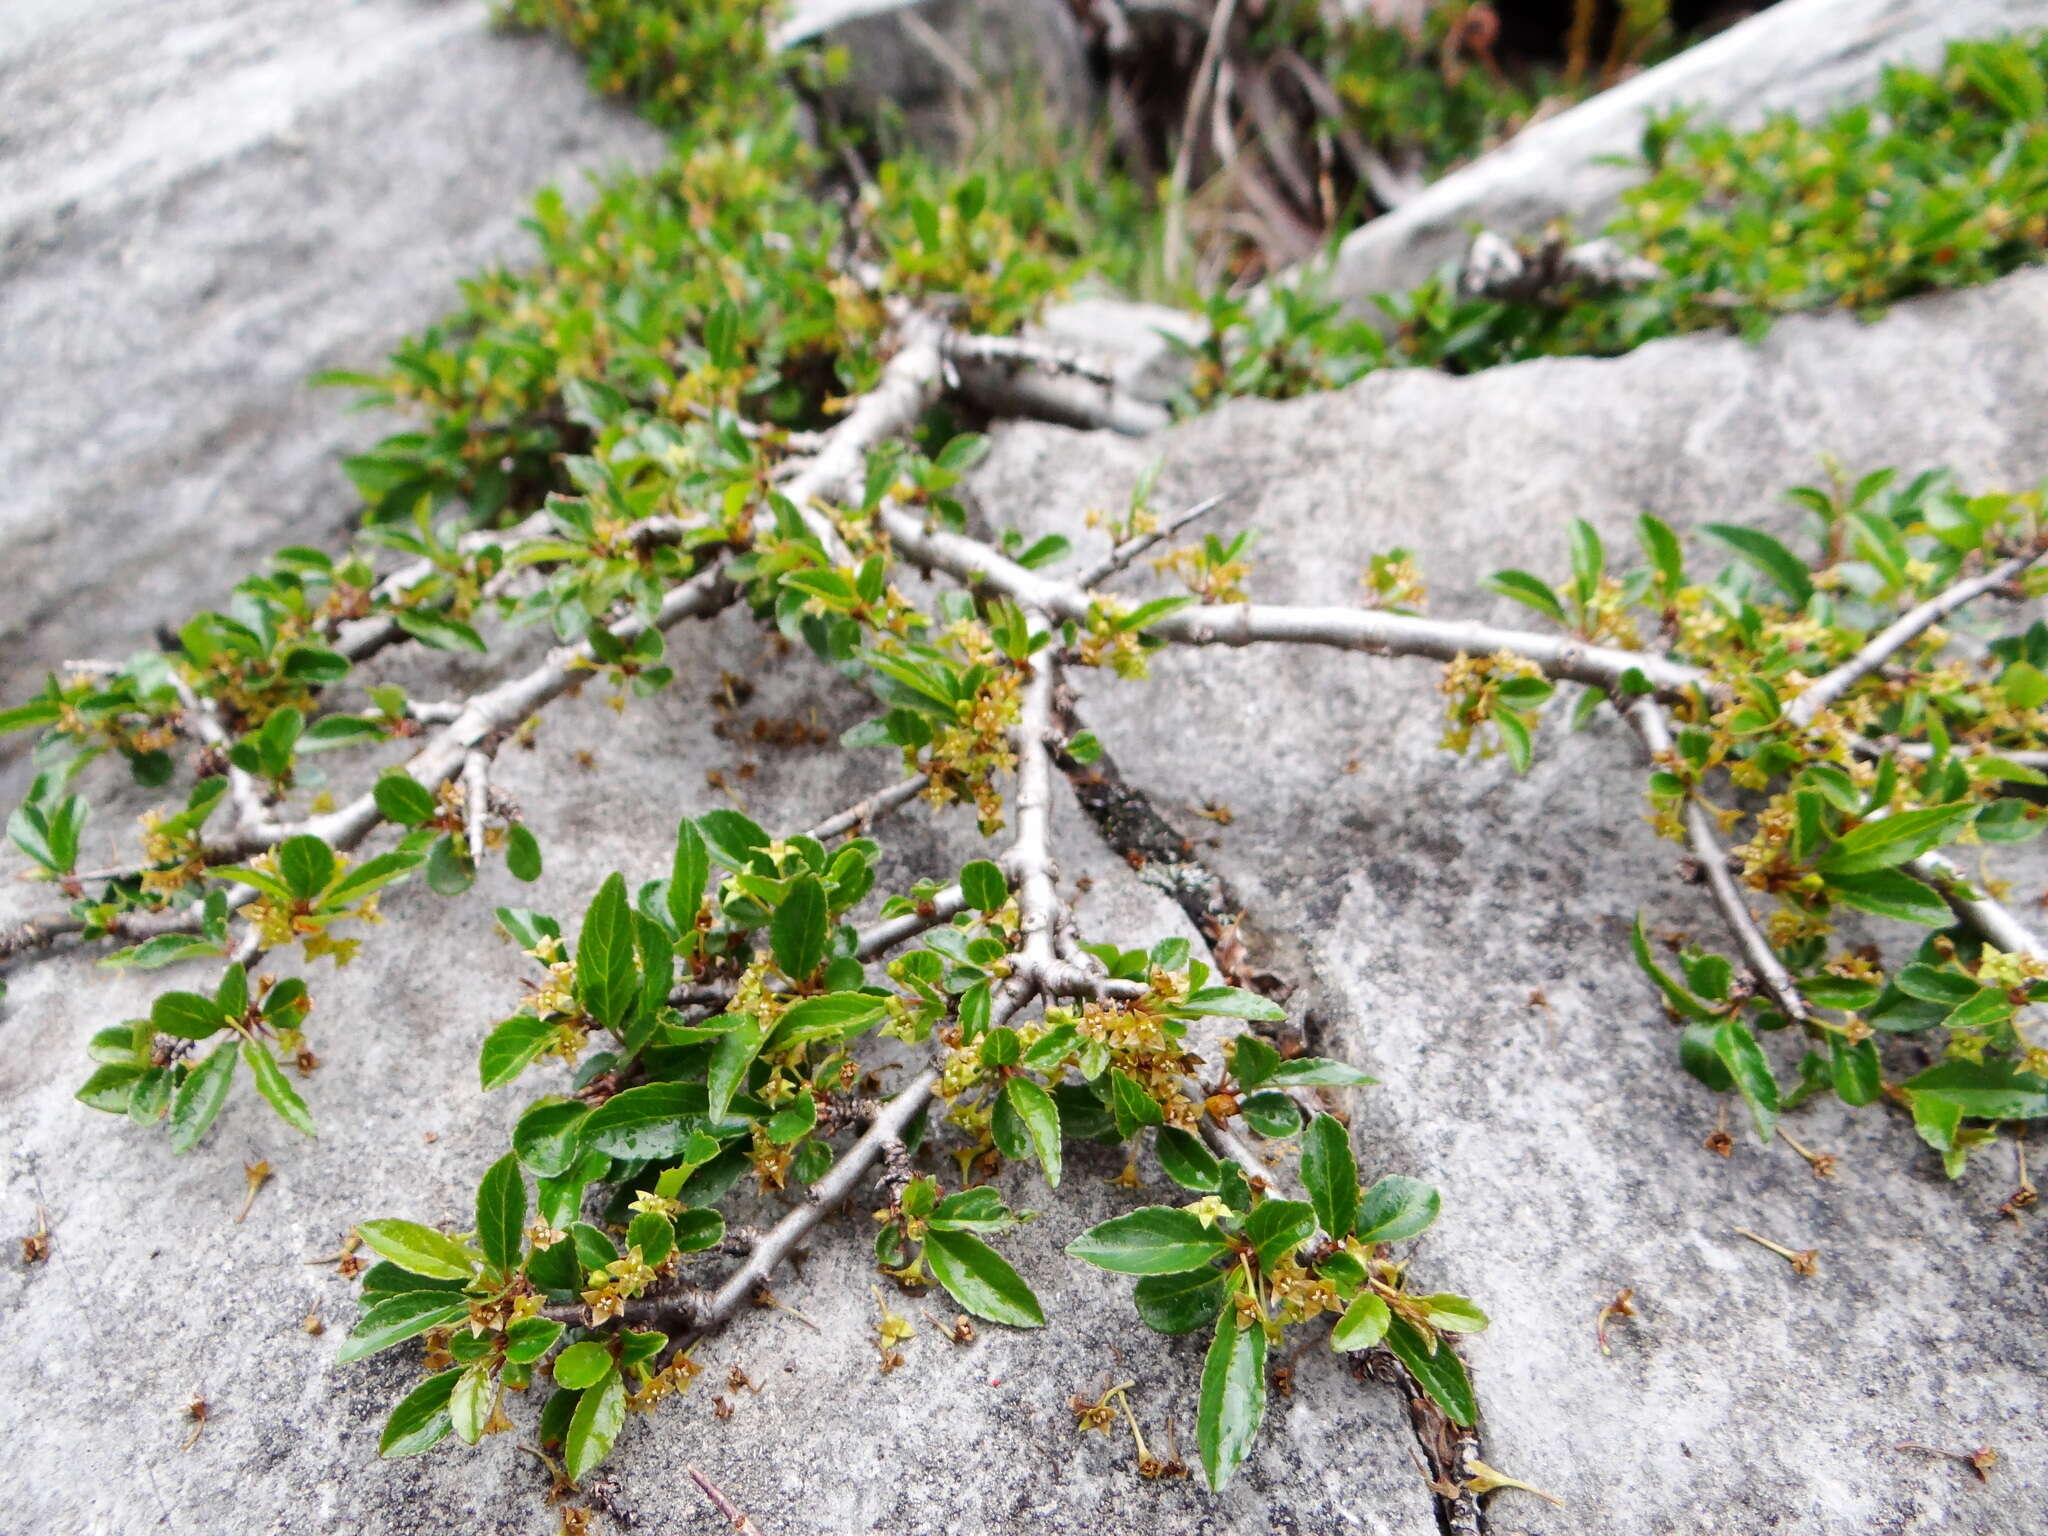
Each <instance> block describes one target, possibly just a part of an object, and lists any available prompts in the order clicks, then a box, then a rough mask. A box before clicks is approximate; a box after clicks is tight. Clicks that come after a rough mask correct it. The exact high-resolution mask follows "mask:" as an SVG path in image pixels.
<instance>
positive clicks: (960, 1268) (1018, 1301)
mask: <svg viewBox="0 0 2048 1536" xmlns="http://www.w3.org/2000/svg"><path fill="white" fill-rule="evenodd" d="M924 1257H925V1262H926V1263H927V1264H929V1265H930V1266H931V1271H932V1274H933V1276H934V1277H935V1278H936V1279H937V1280H938V1282H939V1284H941V1285H943V1286H944V1287H945V1288H946V1289H947V1291H948V1292H950V1293H951V1294H952V1297H953V1299H954V1300H955V1301H957V1302H959V1303H960V1305H961V1306H962V1307H964V1308H966V1309H967V1310H968V1311H969V1312H972V1313H973V1314H974V1315H975V1316H976V1317H985V1318H987V1319H988V1320H989V1321H990V1322H992V1323H1002V1324H1004V1325H1006V1326H1007V1327H1011V1328H1042V1327H1044V1326H1045V1313H1044V1311H1043V1310H1042V1309H1041V1308H1040V1307H1039V1305H1038V1298H1037V1297H1036V1296H1034V1295H1033V1294H1032V1293H1031V1287H1030V1286H1028V1285H1026V1284H1025V1283H1024V1279H1023V1277H1022V1276H1021V1275H1019V1274H1018V1273H1017V1271H1016V1270H1014V1269H1012V1268H1011V1267H1010V1264H1009V1261H1008V1260H1007V1259H1005V1258H1004V1257H1003V1256H1002V1255H1001V1254H999V1253H997V1252H996V1251H995V1249H993V1248H991V1247H989V1245H988V1244H987V1243H984V1242H983V1241H982V1240H981V1239H980V1238H978V1237H976V1236H975V1235H974V1234H973V1233H971V1232H950V1231H941V1230H939V1229H938V1228H932V1229H931V1230H929V1231H927V1232H926V1233H925V1237H924Z"/></svg>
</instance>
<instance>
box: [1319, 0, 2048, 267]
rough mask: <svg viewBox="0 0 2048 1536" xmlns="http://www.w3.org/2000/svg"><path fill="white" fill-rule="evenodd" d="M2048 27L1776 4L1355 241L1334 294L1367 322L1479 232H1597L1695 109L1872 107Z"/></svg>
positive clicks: (1991, 11)
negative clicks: (1374, 309) (1645, 151)
mask: <svg viewBox="0 0 2048 1536" xmlns="http://www.w3.org/2000/svg"><path fill="white" fill-rule="evenodd" d="M2043 23H2048V4H2043V3H2042V0H1781V3H1779V4H1777V5H1774V6H1771V7H1770V8H1769V9H1768V10H1764V11H1761V12H1759V13H1758V14H1757V15H1755V16H1753V17H1751V18H1750V19H1749V20H1747V21H1743V22H1739V23H1737V24H1736V25H1735V26H1733V27H1730V28H1729V29H1728V30H1727V31H1726V32H1723V33H1721V34H1719V35H1718V36H1716V37H1712V38H1709V39H1708V40H1707V41H1705V42H1703V43H1699V44H1697V45H1695V46H1694V47H1691V48H1688V49H1687V50H1686V51H1685V52H1683V53H1681V54H1679V55H1677V56H1676V57H1675V58H1672V59H1670V60H1669V61H1667V62H1666V63H1663V64H1660V65H1658V66H1657V67H1656V68H1655V69H1650V70H1645V71H1644V72H1643V73H1642V74H1640V75H1638V76H1636V77H1635V78H1634V79H1633V80H1629V81H1627V82H1625V83H1624V84H1622V85H1619V86H1616V87H1615V88H1614V89H1613V90H1610V91H1603V92H1602V93H1601V94H1600V95H1598V96H1595V97H1593V98H1592V99H1591V100H1590V101H1587V102H1585V103H1583V104H1581V105H1579V106H1576V107H1574V108H1572V109H1571V110H1570V111H1568V112H1561V113H1559V114H1558V115H1557V116H1556V117H1554V118H1551V119H1550V120H1549V121H1547V122H1544V123H1540V124H1538V125H1537V126H1536V127H1534V128H1531V129H1529V130H1528V131H1527V132H1526V133H1521V134H1517V135H1516V136H1515V137H1514V138H1513V139H1511V140H1509V141H1508V143H1506V144H1505V145H1503V146H1502V147H1501V148H1499V149H1497V150H1494V151H1493V152H1492V153H1491V154H1487V155H1483V156H1481V157H1480V158H1479V159H1477V160H1475V161H1473V162H1472V163H1471V164H1470V165H1467V166H1464V167H1462V168H1461V169H1459V170H1456V171H1453V172H1452V173H1451V174H1450V175H1448V176H1446V177H1444V178H1443V179H1442V180H1441V181H1438V182H1435V183H1433V184H1432V185H1431V186H1430V187H1428V188H1427V189H1426V190H1425V191H1423V192H1422V193H1421V194H1420V195H1419V196H1417V197H1415V198H1413V199H1412V200H1410V201H1408V202H1405V203H1403V204H1402V205H1401V206H1400V207H1399V208H1397V209H1395V210H1394V211H1393V212H1391V213H1389V214H1386V215H1384V216H1383V217H1380V218H1377V219H1374V220H1372V221H1371V222H1369V223H1367V224H1365V225H1363V226H1361V227H1360V228H1359V229H1358V230H1357V231H1355V232H1354V233H1353V234H1351V235H1350V236H1349V237H1348V238H1347V239H1346V240H1345V241H1344V244H1343V246H1342V247H1341V248H1340V249H1339V251H1338V254H1337V257H1336V260H1335V263H1334V265H1333V267H1332V268H1331V271H1330V283H1331V291H1332V292H1333V293H1335V294H1337V295H1339V296H1341V297H1343V298H1345V299H1347V300H1350V301H1351V302H1352V303H1354V304H1356V305H1359V306H1360V307H1361V308H1363V307H1365V306H1367V305H1368V304H1369V303H1370V300H1371V298H1372V296H1373V295H1374V294H1376V293H1399V292H1403V291H1405V290H1407V289H1409V288H1412V287H1414V286H1415V285H1416V284H1417V283H1420V282H1421V281H1423V280H1424V279H1425V278H1427V277H1428V276H1429V275H1430V273H1431V272H1433V271H1435V270H1436V269H1437V268H1438V267H1439V266H1442V265H1444V264H1445V263H1447V262H1451V261H1454V260H1456V259H1457V258H1458V257H1459V256H1461V255H1462V254H1463V253H1464V249H1465V245H1466V243H1467V242H1468V241H1469V240H1470V239H1471V238H1472V231H1473V230H1474V229H1475V228H1478V227H1484V228H1488V229H1493V230H1497V231H1499V232H1501V233H1503V234H1509V235H1524V234H1534V233H1536V232H1537V231H1539V230H1541V229H1542V228H1543V226H1544V225H1546V224H1547V223H1549V222H1550V221H1551V220H1553V219H1558V218H1567V219H1572V220H1575V221H1577V223H1578V224H1579V225H1580V227H1581V228H1583V229H1591V228H1592V227H1593V226H1594V225H1596V224H1597V223H1599V222H1600V221H1601V220H1603V219H1605V218H1606V216H1607V215H1608V214H1609V213H1610V212H1612V211H1613V209H1614V208H1615V207H1616V206H1617V205H1618V204H1619V202H1620V199H1621V194H1622V193H1623V192H1624V191H1625V190H1626V189H1627V188H1628V187H1629V186H1630V185H1631V183H1633V182H1634V181H1635V180H1636V179H1638V175H1637V173H1636V172H1634V171H1632V170H1630V169H1629V168H1628V167H1627V166H1625V165H1624V166H1617V165H1597V164H1595V163H1594V161H1595V160H1596V159H1598V158H1600V157H1605V156H1615V155H1619V156H1622V157H1624V158H1628V159H1633V157H1634V156H1635V155H1636V153H1637V146H1638V145H1639V143H1640V141H1641V137H1642V130H1643V123H1644V120H1645V119H1646V117H1647V116H1648V115H1649V114H1650V113H1652V112H1665V111H1669V110H1670V109H1672V108H1673V107H1680V106H1689V107H1695V108H1697V109H1699V111H1700V113H1701V114H1702V115H1703V116H1705V117H1707V118H1711V119H1723V120H1726V121H1729V122H1733V123H1737V124H1751V123H1755V122H1758V121H1760V120H1761V119H1762V118H1763V116H1764V115H1765V114H1766V113H1770V112H1791V113H1794V114H1796V115H1798V116H1800V117H1813V116H1817V115H1818V114H1820V113H1822V112H1824V111H1826V110H1827V109H1829V108H1831V107H1834V106H1837V105H1839V104H1841V103H1842V102H1844V101H1848V100H1855V99H1859V98H1863V97H1867V96H1868V95H1869V94H1870V92H1871V90H1872V88H1873V87H1874V86H1875V84H1876V81H1877V78H1878V74H1879V71H1880V70H1881V69H1882V67H1883V66H1885V65H1887V64H1915V65H1920V66H1923V67H1924V66H1926V65H1928V64H1931V63H1934V62H1937V61H1938V60H1939V59H1940V57H1941V51H1942V48H1943V46H1944V45H1945V44H1946V43H1947V42H1948V41H1949V40H1950V39H1952V38H1957V37H1977V36H1983V35H1986V34H1989V33H1993V32H1998V31H2001V30H2005V29H2009V28H2020V27H2038V26H2041V25H2042V24H2043Z"/></svg>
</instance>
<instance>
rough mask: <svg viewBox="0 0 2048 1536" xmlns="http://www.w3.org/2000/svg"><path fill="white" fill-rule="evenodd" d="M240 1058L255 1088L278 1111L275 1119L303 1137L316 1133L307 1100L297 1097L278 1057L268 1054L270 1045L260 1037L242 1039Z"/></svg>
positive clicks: (297, 1094)
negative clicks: (246, 1064)
mask: <svg viewBox="0 0 2048 1536" xmlns="http://www.w3.org/2000/svg"><path fill="white" fill-rule="evenodd" d="M242 1059H243V1060H244V1061H246V1062H248V1063H249V1075H250V1076H251V1077H252V1078H254V1079H255V1081H256V1091H257V1092H258V1093H260V1094H262V1095H263V1097H264V1100H265V1101H266V1102H267V1103H268V1104H269V1105H270V1107H271V1108H272V1109H274V1110H276V1111H277V1118H278V1119H280V1120H282V1121H283V1122H284V1123H285V1124H286V1125H288V1126H290V1127H291V1128H292V1129H293V1130H295V1131H297V1132H298V1133H299V1134H300V1135H302V1136H312V1135H315V1134H317V1133H316V1132H315V1131H314V1129H313V1115H312V1112H311V1111H310V1110H308V1109H307V1108H306V1101H305V1100H304V1099H302V1098H300V1097H299V1091H298V1090H297V1089H296V1088H294V1087H293V1086H292V1084H291V1079H290V1078H288V1077H286V1076H285V1075H284V1069H283V1068H282V1067H280V1066H278V1064H277V1058H276V1057H275V1056H273V1055H271V1054H270V1047H269V1046H268V1045H266V1044H264V1043H263V1042H262V1041H260V1040H244V1041H243V1042H242Z"/></svg>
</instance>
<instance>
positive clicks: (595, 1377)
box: [553, 1339, 612, 1392]
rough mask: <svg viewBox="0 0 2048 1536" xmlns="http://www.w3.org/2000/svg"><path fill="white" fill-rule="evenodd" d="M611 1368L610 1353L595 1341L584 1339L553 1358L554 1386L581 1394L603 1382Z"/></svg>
mask: <svg viewBox="0 0 2048 1536" xmlns="http://www.w3.org/2000/svg"><path fill="white" fill-rule="evenodd" d="M611 1368H612V1352H611V1351H610V1350H609V1349H607V1348H605V1346H604V1345H603V1344H602V1343H600V1342H599V1341H598V1340H596V1339H585V1340H584V1341H583V1342H582V1343H581V1344H571V1345H570V1346H569V1347H568V1348H567V1349H565V1350H563V1351H562V1352H561V1353H560V1354H559V1355H557V1356H555V1363H554V1367H553V1370H554V1374H555V1384H556V1385H557V1386H563V1387H567V1388H568V1389H569V1390H570V1391H571V1392H581V1391H582V1390H583V1389H584V1388H585V1387H594V1386H596V1385H597V1384H598V1383H599V1382H600V1381H603V1380H604V1378H605V1376H606V1374H607V1373H608V1372H609V1371H610V1370H611Z"/></svg>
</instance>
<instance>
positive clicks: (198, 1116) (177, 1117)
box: [171, 1040, 237, 1152]
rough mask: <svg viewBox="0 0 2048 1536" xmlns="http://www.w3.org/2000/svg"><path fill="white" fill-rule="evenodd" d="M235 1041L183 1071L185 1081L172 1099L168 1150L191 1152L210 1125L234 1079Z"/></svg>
mask: <svg viewBox="0 0 2048 1536" xmlns="http://www.w3.org/2000/svg"><path fill="white" fill-rule="evenodd" d="M236 1060H237V1057H236V1055H235V1042H234V1041H232V1040H227V1041H224V1042H222V1043H221V1044H220V1045H218V1046H216V1047H215V1048H214V1052H213V1054H212V1055H211V1056H209V1057H207V1058H206V1060H204V1061H202V1062H201V1063H199V1065H198V1066H196V1067H194V1068H193V1069H192V1070H191V1071H190V1072H188V1073H186V1074H185V1081H184V1082H182V1083H180V1084H179V1085H178V1091H177V1094H176V1096H175V1097H173V1098H172V1100H171V1150H172V1151H173V1152H190V1151H191V1150H192V1149H193V1148H194V1147H196V1146H197V1145H199V1138H200V1137H202V1136H204V1135H205V1134H206V1128H207V1127H208V1126H210V1125H212V1124H213V1121H214V1117H215V1116H216V1115H218V1114H219V1113H220V1107H221V1105H223V1104H225V1103H226V1102H227V1098H228V1088H229V1086H230V1085H231V1084H232V1083H233V1082H234V1080H235V1062H236Z"/></svg>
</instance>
